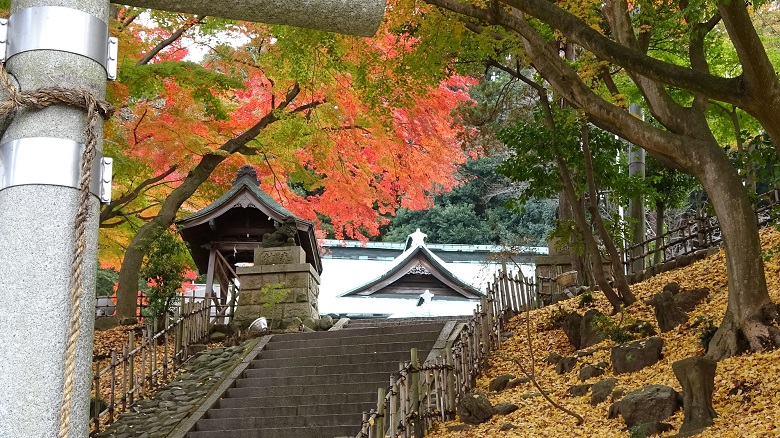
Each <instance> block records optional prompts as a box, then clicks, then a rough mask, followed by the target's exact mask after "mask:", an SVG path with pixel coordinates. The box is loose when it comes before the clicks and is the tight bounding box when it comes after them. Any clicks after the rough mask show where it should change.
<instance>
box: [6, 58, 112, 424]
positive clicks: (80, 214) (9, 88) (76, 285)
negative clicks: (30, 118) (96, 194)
mask: <svg viewBox="0 0 780 438" xmlns="http://www.w3.org/2000/svg"><path fill="white" fill-rule="evenodd" d="M0 87H2V89H3V90H4V91H5V92H6V93H8V99H7V100H5V101H2V102H0V117H6V116H8V115H11V114H13V113H14V112H15V111H16V110H18V109H20V108H32V109H43V108H46V107H49V106H52V105H68V106H73V107H76V108H81V109H85V110H86V111H87V126H86V129H85V131H84V152H83V154H82V158H81V168H80V169H79V204H78V210H77V211H76V220H75V229H76V230H75V231H76V232H75V245H74V252H73V260H72V262H71V279H70V320H69V321H68V339H67V345H66V349H65V370H64V384H63V398H62V404H61V406H60V428H59V433H58V435H57V436H58V438H66V437H67V436H68V434H69V433H70V423H71V421H70V414H71V412H70V411H71V409H70V406H71V404H72V399H73V387H74V381H75V373H76V345H77V343H78V338H79V335H80V333H81V300H82V296H83V285H82V265H83V263H84V252H85V251H86V248H87V218H88V216H89V195H90V191H89V186H90V180H91V177H92V172H91V169H92V162H93V161H94V159H95V156H96V154H97V145H98V138H97V132H96V131H97V128H98V123H100V122H101V121H102V120H101V119H103V120H107V119H109V118H111V116H112V115H113V113H114V107H113V106H112V105H111V104H110V103H108V102H106V101H103V100H99V99H97V98H96V97H95V96H94V95H93V94H92V92H90V91H89V90H87V89H84V88H63V87H44V88H39V89H37V90H31V91H20V90H17V88H16V86H15V85H14V83H13V82H12V81H11V77H10V75H9V74H8V72H7V71H6V70H5V68H4V67H3V66H2V65H0Z"/></svg>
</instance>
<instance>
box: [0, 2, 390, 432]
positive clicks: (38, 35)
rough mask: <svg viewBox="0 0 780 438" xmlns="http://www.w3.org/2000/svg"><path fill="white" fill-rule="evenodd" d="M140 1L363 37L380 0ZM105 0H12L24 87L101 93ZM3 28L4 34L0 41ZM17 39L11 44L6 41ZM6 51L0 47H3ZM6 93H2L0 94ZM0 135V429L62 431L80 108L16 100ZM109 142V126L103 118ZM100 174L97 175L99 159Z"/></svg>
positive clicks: (79, 382)
mask: <svg viewBox="0 0 780 438" xmlns="http://www.w3.org/2000/svg"><path fill="white" fill-rule="evenodd" d="M117 3H120V4H129V5H132V6H138V7H143V8H152V9H163V10H169V11H175V12H184V13H191V14H200V15H210V16H216V17H224V18H233V19H240V20H247V21H258V22H266V23H270V24H288V25H295V26H301V27H309V28H314V29H320V30H326V31H332V32H340V33H348V34H355V35H362V36H368V35H373V34H374V33H375V32H376V29H377V28H378V26H379V24H380V22H381V20H382V15H383V13H384V8H385V0H192V1H163V0H130V1H119V2H117ZM108 16H109V1H108V0H12V1H11V17H10V19H9V26H8V38H7V40H8V47H9V50H8V52H7V58H8V60H7V62H6V65H5V66H6V69H7V71H8V72H9V73H10V74H11V75H12V77H13V78H15V79H16V81H18V83H19V88H20V89H21V90H22V91H30V90H36V89H39V88H42V87H51V86H61V87H65V88H86V89H87V90H89V91H90V92H91V94H92V95H93V96H94V97H95V98H97V99H104V98H105V89H106V87H105V84H106V78H107V73H108V75H109V76H110V72H108V71H107V70H110V63H107V62H106V58H107V57H109V50H108V49H107V45H108V43H107V41H106V38H107V36H108V26H107V24H106V23H108ZM2 39H4V38H2V35H0V40H2ZM11 47H13V49H11ZM0 55H2V53H0ZM6 97H7V95H6V94H5V93H3V92H0V100H6ZM9 122H10V124H9V125H8V127H7V129H5V130H4V132H3V133H2V137H1V138H0V302H2V303H3V310H2V312H0V327H2V329H0V438H17V437H25V438H50V437H55V436H57V435H58V432H59V431H60V415H59V412H60V405H61V403H62V400H63V396H64V394H63V379H64V378H63V373H64V368H65V362H66V358H65V346H66V340H67V334H68V326H69V319H70V317H71V312H70V310H69V308H70V298H71V297H70V279H71V261H72V259H73V253H74V241H75V231H74V224H75V216H76V211H77V209H78V207H79V204H80V202H79V190H78V188H77V184H74V178H75V179H77V178H76V177H77V176H78V175H77V174H78V167H79V165H80V163H81V151H82V150H83V145H84V142H85V138H84V132H85V127H86V115H85V111H84V110H81V109H78V108H74V107H68V106H64V105H55V106H51V107H48V108H45V109H41V110H33V109H22V110H19V111H18V112H17V113H16V114H15V115H14V116H13V117H12V119H11V120H10V121H9ZM98 131H99V132H98V138H99V139H100V140H99V141H98V149H99V150H102V126H101V127H99V129H98ZM99 158H100V157H98V160H97V162H98V164H97V165H96V166H93V170H94V171H93V178H94V179H95V180H101V179H102V178H101V177H100V172H99V162H100V159H99ZM99 182H100V181H95V182H94V183H93V187H94V190H92V191H91V192H92V193H93V194H94V195H95V196H91V198H90V201H89V202H88V204H89V210H90V215H89V219H88V221H87V224H88V228H87V230H88V231H87V250H86V252H85V257H84V263H83V265H82V270H83V272H84V276H83V281H82V285H83V290H84V295H83V297H84V299H83V300H82V303H81V306H80V308H81V314H82V319H81V324H80V327H81V330H80V336H79V338H78V344H77V349H76V354H75V357H73V358H72V359H75V361H76V371H75V376H76V379H75V387H74V391H73V397H72V402H71V403H70V407H71V409H70V410H71V416H70V422H69V424H70V430H69V433H68V436H70V437H74V438H76V437H78V438H83V437H86V436H87V435H88V430H89V414H88V412H87V411H88V409H87V408H88V406H89V397H90V384H91V364H92V340H93V325H94V315H95V313H94V298H95V297H94V289H95V271H96V261H97V234H98V220H97V218H98V212H99V204H100V199H99V198H100V197H101V190H100V184H99Z"/></svg>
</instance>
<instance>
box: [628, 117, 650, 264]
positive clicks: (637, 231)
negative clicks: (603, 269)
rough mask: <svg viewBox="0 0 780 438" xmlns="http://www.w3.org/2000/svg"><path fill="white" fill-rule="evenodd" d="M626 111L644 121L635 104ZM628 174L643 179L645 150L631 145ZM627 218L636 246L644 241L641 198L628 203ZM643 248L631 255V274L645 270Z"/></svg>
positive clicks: (643, 215) (643, 208)
mask: <svg viewBox="0 0 780 438" xmlns="http://www.w3.org/2000/svg"><path fill="white" fill-rule="evenodd" d="M628 111H629V112H630V113H631V114H635V115H636V116H638V117H639V118H640V119H643V120H644V115H643V114H642V109H641V108H639V107H638V106H637V105H636V104H631V106H629V108H628ZM628 174H629V176H634V177H639V178H644V177H645V150H644V149H642V148H640V147H638V146H634V145H631V146H629V148H628ZM628 217H630V218H631V219H632V224H631V243H632V244H634V245H638V244H640V243H642V242H644V241H645V236H646V234H645V203H644V201H643V199H642V196H641V195H639V196H636V197H633V198H631V199H630V200H629V202H628ZM643 252H644V251H643V248H641V247H638V248H636V249H635V250H634V251H633V254H631V255H632V256H633V257H634V258H635V260H634V262H633V263H632V264H631V266H630V269H631V272H642V271H644V269H645V261H644V258H643V257H641V255H642V253H643Z"/></svg>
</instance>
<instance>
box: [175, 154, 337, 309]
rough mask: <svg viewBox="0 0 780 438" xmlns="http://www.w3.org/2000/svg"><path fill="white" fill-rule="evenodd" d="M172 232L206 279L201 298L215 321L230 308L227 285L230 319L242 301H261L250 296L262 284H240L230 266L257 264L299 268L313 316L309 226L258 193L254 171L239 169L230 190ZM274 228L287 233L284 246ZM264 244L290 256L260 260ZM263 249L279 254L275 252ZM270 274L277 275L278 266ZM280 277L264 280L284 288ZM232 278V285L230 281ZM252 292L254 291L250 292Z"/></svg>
mask: <svg viewBox="0 0 780 438" xmlns="http://www.w3.org/2000/svg"><path fill="white" fill-rule="evenodd" d="M176 227H177V228H178V229H179V232H180V233H181V236H182V239H183V240H184V241H185V242H187V244H188V245H189V247H190V253H191V254H192V259H193V261H194V262H195V265H196V266H197V269H198V272H199V273H200V274H203V273H205V274H206V297H207V299H208V298H209V297H210V299H211V300H212V301H213V303H214V304H216V306H217V308H218V309H219V312H218V315H217V316H224V315H225V312H226V311H227V310H228V309H230V308H232V307H233V306H234V304H235V302H234V300H235V298H234V297H235V296H236V294H235V293H233V294H229V292H228V291H229V290H230V289H231V286H232V289H233V290H238V289H239V286H240V290H241V294H240V295H239V300H238V307H239V308H238V309H236V311H235V314H234V315H233V317H234V320H237V319H239V318H238V317H239V316H240V313H242V312H240V310H241V307H242V306H243V305H245V301H250V302H255V301H256V302H258V303H259V301H260V300H261V299H260V298H259V297H254V295H257V293H259V290H261V289H262V288H263V285H264V284H265V283H266V282H265V281H261V282H258V281H256V279H249V280H248V281H244V279H243V278H240V276H241V275H242V272H241V268H239V269H236V268H235V267H236V265H237V264H239V266H240V265H241V264H246V265H249V264H255V265H257V264H258V263H263V262H267V263H269V264H284V263H283V262H291V263H293V264H297V265H300V266H298V268H297V269H298V270H302V271H305V273H306V274H307V276H308V277H311V279H312V282H313V283H314V284H313V285H312V289H313V291H312V293H313V295H314V303H313V308H314V311H315V312H316V295H317V293H318V289H317V287H316V286H317V285H319V274H321V273H322V260H321V259H320V253H319V248H318V246H317V239H316V237H315V235H314V224H313V223H311V222H309V221H306V220H303V219H300V218H298V217H296V216H295V215H293V214H292V213H290V212H289V211H288V210H287V209H285V208H284V207H282V206H281V205H279V203H278V202H276V201H274V200H273V199H272V198H271V197H270V196H268V194H267V193H265V192H264V191H263V190H262V189H261V188H260V181H259V180H258V179H257V172H256V171H255V169H254V168H253V167H252V166H248V165H247V166H242V167H241V168H240V169H239V170H238V173H237V175H236V179H235V180H234V181H233V187H231V188H230V190H228V191H227V192H225V193H224V194H223V195H222V196H220V197H219V198H218V199H217V200H216V201H214V202H212V203H211V204H209V205H208V206H206V207H204V208H203V209H201V210H199V211H197V212H196V213H193V214H192V215H190V216H187V217H185V218H183V219H180V220H178V221H176ZM280 228H283V229H286V230H287V232H288V235H287V236H285V239H283V240H285V241H284V242H282V241H279V237H278V236H280V233H279V232H278V229H280ZM264 237H265V239H264ZM264 240H265V241H266V246H271V245H273V246H279V247H280V248H286V250H284V251H282V252H285V251H286V252H289V253H291V255H290V256H289V257H287V258H285V257H281V258H280V257H276V258H274V257H270V258H269V256H268V255H266V256H262V253H263V250H264V248H263V241H264ZM280 245H284V246H280ZM269 249H270V250H274V251H276V252H279V250H278V249H277V248H269ZM293 252H294V254H292V253H293ZM293 255H294V257H293ZM293 259H294V260H293ZM243 269H249V268H243ZM276 269H277V270H279V268H278V267H277V268H276ZM282 270H283V271H284V270H287V271H291V272H292V271H295V270H296V268H292V269H291V268H289V267H287V268H284V269H282ZM285 277H286V276H285V275H275V276H273V277H268V278H266V279H267V280H273V281H274V284H280V285H285V279H286V278H285ZM308 277H307V278H308ZM236 279H238V282H236V281H235V280H236ZM215 282H216V283H218V284H219V285H220V293H219V294H218V295H217V294H214V284H215ZM253 289H257V290H255V291H253ZM307 289H308V282H307ZM307 295H308V294H307ZM244 296H247V298H244ZM253 310H255V309H253ZM243 313H245V315H244V316H245V319H249V318H252V319H254V318H257V317H259V316H260V315H259V314H257V315H254V314H253V315H249V314H248V312H245V311H244V312H243ZM251 313H256V312H251ZM309 313H311V312H309ZM237 322H239V321H237ZM250 322H251V321H250Z"/></svg>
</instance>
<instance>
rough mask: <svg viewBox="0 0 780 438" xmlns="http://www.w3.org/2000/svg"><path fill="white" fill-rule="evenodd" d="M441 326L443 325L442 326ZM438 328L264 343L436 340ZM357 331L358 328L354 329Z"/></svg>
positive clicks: (290, 345) (322, 344)
mask: <svg viewBox="0 0 780 438" xmlns="http://www.w3.org/2000/svg"><path fill="white" fill-rule="evenodd" d="M442 327H443V326H442ZM437 329H438V330H429V331H416V330H415V331H408V332H399V333H365V334H363V335H361V336H348V337H327V338H307V339H299V338H297V337H290V338H283V339H278V338H277V337H276V336H274V338H273V339H272V340H271V342H269V343H268V345H266V347H265V349H266V350H269V351H270V350H282V349H295V348H310V347H312V346H317V347H333V346H341V345H352V344H370V343H382V344H384V343H391V342H409V341H415V340H429V339H430V340H436V337H437V336H438V334H439V332H440V331H441V327H437ZM356 331H358V330H356Z"/></svg>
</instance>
